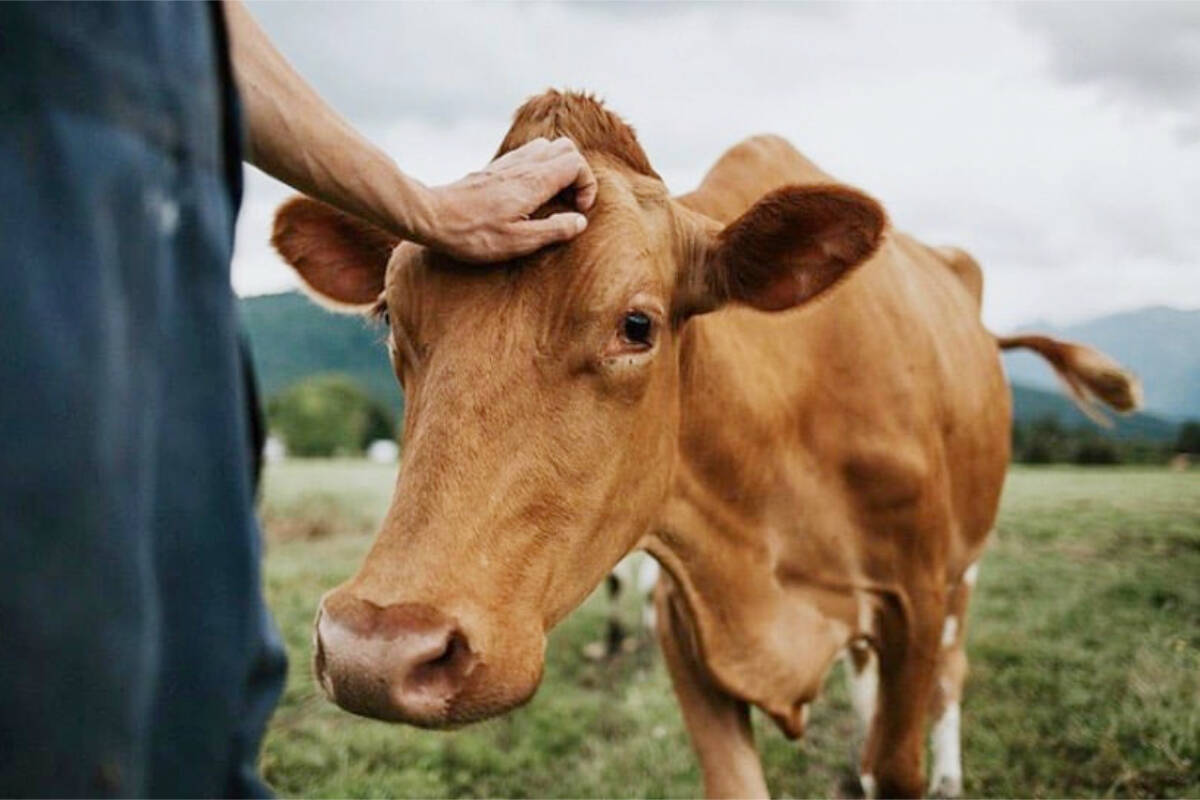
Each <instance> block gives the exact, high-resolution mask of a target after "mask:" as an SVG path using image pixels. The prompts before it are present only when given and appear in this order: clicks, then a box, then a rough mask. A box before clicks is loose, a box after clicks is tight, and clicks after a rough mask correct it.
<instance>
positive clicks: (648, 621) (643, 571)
mask: <svg viewBox="0 0 1200 800" xmlns="http://www.w3.org/2000/svg"><path fill="white" fill-rule="evenodd" d="M661 572H662V570H661V569H660V568H659V566H658V562H657V561H656V560H655V559H654V558H653V557H651V556H649V555H645V556H643V557H642V563H641V564H640V565H639V566H638V570H637V587H638V598H639V600H640V601H641V604H642V628H643V629H644V630H646V631H648V632H649V633H654V618H655V614H656V613H657V612H656V610H655V600H654V588H655V587H656V586H657V585H658V577H659V575H660V574H661Z"/></svg>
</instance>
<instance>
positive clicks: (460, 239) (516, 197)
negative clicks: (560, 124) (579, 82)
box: [421, 138, 596, 262]
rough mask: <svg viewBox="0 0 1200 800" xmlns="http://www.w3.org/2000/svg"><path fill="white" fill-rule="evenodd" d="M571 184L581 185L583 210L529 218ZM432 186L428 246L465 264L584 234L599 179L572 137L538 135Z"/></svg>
mask: <svg viewBox="0 0 1200 800" xmlns="http://www.w3.org/2000/svg"><path fill="white" fill-rule="evenodd" d="M568 187H573V188H574V189H575V207H576V208H577V209H578V212H576V211H565V212H560V213H556V214H551V215H550V216H548V217H545V218H543V219H530V218H529V215H530V214H532V213H533V212H534V211H536V210H537V209H538V208H539V207H541V206H542V205H544V204H545V203H546V202H547V201H548V200H550V199H551V198H553V197H554V196H555V195H556V194H558V193H559V192H561V191H562V190H563V189H566V188H568ZM430 191H431V195H432V200H431V211H432V214H431V218H430V221H429V228H430V229H429V230H428V231H427V232H422V233H423V235H422V236H421V238H422V239H423V240H424V241H423V242H422V243H423V244H426V245H428V246H429V247H432V248H434V249H436V250H440V251H442V252H444V253H447V254H448V255H451V256H454V257H455V258H458V259H461V260H463V261H472V262H491V261H505V260H507V259H510V258H516V257H518V256H522V255H526V254H527V253H532V252H533V251H535V250H537V249H539V248H541V247H544V246H546V245H548V244H551V243H553V242H562V241H566V240H567V239H571V238H572V237H574V236H576V235H578V234H579V233H581V232H582V231H583V230H584V229H585V228H586V227H587V217H585V216H584V215H583V214H582V213H579V212H584V211H587V210H588V209H589V208H591V207H592V204H593V203H595V201H596V177H595V175H593V174H592V170H591V168H590V167H589V166H588V164H587V161H585V160H584V158H583V156H582V155H580V153H579V151H578V150H577V149H576V148H575V143H574V142H572V141H571V140H570V139H567V138H561V139H555V140H553V141H550V140H547V139H534V140H533V141H531V142H528V143H527V144H524V145H522V146H521V147H518V148H517V149H516V150H512V151H510V152H508V153H505V154H504V155H503V156H501V157H500V158H497V159H496V160H495V161H493V162H492V163H490V164H488V165H487V166H486V167H484V168H483V169H482V170H481V171H479V172H473V173H471V174H470V175H468V176H467V177H465V178H463V179H462V180H460V181H457V182H455V183H451V184H448V185H446V186H440V187H437V188H434V189H431V190H430Z"/></svg>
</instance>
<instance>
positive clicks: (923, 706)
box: [861, 596, 945, 797]
mask: <svg viewBox="0 0 1200 800" xmlns="http://www.w3.org/2000/svg"><path fill="white" fill-rule="evenodd" d="M909 608H910V609H911V618H908V619H904V618H902V616H901V615H900V614H898V613H893V614H890V615H889V614H885V615H884V619H882V620H880V626H879V637H878V643H879V647H878V658H879V693H878V701H877V706H876V708H875V715H874V718H873V719H872V724H871V732H870V735H869V736H868V738H867V746H866V748H865V750H864V753H863V761H862V767H861V769H862V775H863V790H864V792H865V793H866V794H867V795H868V796H871V795H875V796H878V797H920V796H921V794H922V792H923V790H924V788H925V787H924V779H923V773H924V761H925V758H924V756H925V721H926V719H927V714H928V711H929V707H930V703H931V698H932V695H933V689H934V681H935V675H936V673H937V667H938V661H939V658H938V656H939V652H938V651H939V650H940V648H941V636H942V624H943V620H944V618H945V616H944V612H945V604H944V603H943V602H938V601H934V599H933V598H919V597H916V596H913V597H911V598H910V604H909Z"/></svg>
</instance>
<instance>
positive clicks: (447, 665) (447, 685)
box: [406, 630, 471, 693]
mask: <svg viewBox="0 0 1200 800" xmlns="http://www.w3.org/2000/svg"><path fill="white" fill-rule="evenodd" d="M470 666H471V648H470V646H469V645H468V644H467V638H466V637H465V636H463V634H462V632H461V631H458V630H450V631H448V632H447V635H446V638H445V640H444V641H443V642H442V645H441V647H440V648H437V649H434V650H431V651H430V652H429V654H428V657H427V658H426V659H425V660H423V661H421V662H419V663H417V664H414V665H413V667H412V671H411V672H410V673H409V676H408V680H407V681H406V683H407V685H408V687H409V688H410V689H415V690H421V689H438V690H441V691H442V692H446V693H452V692H453V691H455V690H456V689H457V688H458V685H459V683H461V681H462V679H463V678H464V677H465V676H466V674H467V672H469V671H470Z"/></svg>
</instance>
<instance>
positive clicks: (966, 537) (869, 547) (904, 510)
mask: <svg viewBox="0 0 1200 800" xmlns="http://www.w3.org/2000/svg"><path fill="white" fill-rule="evenodd" d="M830 180H832V179H831V178H830V177H829V176H828V175H826V174H825V173H823V172H822V171H820V170H819V169H818V168H817V167H815V166H814V165H813V164H812V163H811V162H809V161H808V160H807V159H805V158H804V157H803V156H801V155H800V154H799V153H797V152H796V151H795V150H794V148H792V147H791V146H790V145H788V144H787V142H786V141H784V140H782V139H779V138H778V137H756V138H755V139H752V140H749V141H747V142H744V143H743V144H741V145H739V146H738V147H736V148H734V149H733V150H731V151H730V153H728V154H726V156H725V157H724V158H722V160H721V161H720V162H718V164H717V166H716V167H714V169H713V170H712V171H711V172H710V173H709V175H708V176H707V177H706V178H705V181H704V183H703V184H702V185H701V187H700V188H699V189H698V190H697V191H696V192H694V193H692V194H691V195H688V196H685V197H683V198H681V200H682V201H683V202H685V203H686V204H687V205H689V206H691V207H692V208H693V209H695V210H698V211H701V212H702V213H707V214H710V215H713V216H717V217H718V218H719V219H721V221H729V220H730V219H732V218H734V217H736V216H738V215H739V214H740V213H741V212H742V211H743V210H744V209H745V208H746V207H748V206H749V205H750V204H752V203H753V202H754V201H755V200H756V199H757V198H758V197H760V196H761V195H762V194H763V193H765V192H767V191H770V190H771V189H773V188H777V187H778V186H780V185H784V184H788V183H820V182H827V181H830ZM968 258H969V257H968ZM961 272H962V271H961V270H955V269H953V268H948V261H947V258H946V257H945V256H943V255H942V254H941V253H939V251H935V250H934V249H932V248H929V247H926V246H925V245H922V244H921V243H919V242H917V241H916V240H914V239H912V238H911V237H909V236H907V235H905V234H903V233H899V232H895V231H893V232H892V233H890V234H889V236H888V238H887V241H886V242H885V244H884V245H883V247H882V248H881V249H880V251H879V253H878V254H877V255H876V256H874V257H873V258H872V259H871V260H870V261H869V262H868V263H866V264H865V265H863V266H862V267H860V268H859V269H858V270H857V272H856V273H855V274H854V275H853V276H852V277H851V278H850V279H848V280H847V281H845V283H844V284H842V285H841V286H839V287H837V288H835V289H834V290H832V291H830V292H829V294H828V295H827V296H826V297H824V298H822V299H820V300H818V301H816V302H814V303H812V304H810V305H807V306H805V307H803V308H800V309H797V310H794V311H788V312H781V313H763V312H759V311H754V310H750V309H746V308H729V309H725V310H722V311H719V312H716V313H713V314H710V315H707V316H704V317H700V318H697V319H696V320H693V321H692V322H691V323H689V326H688V328H687V329H686V330H685V334H684V335H685V337H686V339H687V341H685V348H684V370H683V376H684V381H685V383H684V387H683V392H684V394H683V411H684V414H683V420H684V434H683V447H682V451H683V457H684V458H685V459H691V460H692V462H693V464H694V465H695V466H696V467H697V469H698V470H699V471H700V472H703V471H704V470H706V469H707V470H711V471H712V474H713V476H714V477H715V476H716V475H719V474H721V473H722V472H723V470H720V469H715V468H714V466H713V464H712V463H705V462H714V461H716V462H723V463H730V462H733V463H742V464H744V465H745V469H743V471H742V477H741V479H742V480H745V481H746V482H747V485H744V486H742V487H740V489H739V493H738V496H739V498H740V500H741V501H742V502H743V503H745V504H746V505H747V511H749V510H750V509H749V507H750V506H753V505H757V506H758V508H759V512H758V513H762V514H764V515H766V517H767V519H765V520H764V522H766V523H767V527H768V528H769V529H771V530H774V531H777V532H779V533H780V534H781V541H780V542H779V543H778V544H779V547H780V549H779V550H777V552H779V553H781V558H782V560H783V561H784V562H787V561H792V562H795V565H796V568H797V569H804V568H805V567H804V566H803V565H804V564H805V563H808V564H811V563H813V562H814V561H815V562H816V563H822V564H827V565H833V571H834V572H850V573H860V572H864V571H865V572H866V573H867V574H868V575H869V576H870V577H872V578H877V579H881V580H882V579H887V578H889V577H895V576H894V575H893V574H892V573H894V571H895V570H896V569H900V570H901V571H903V570H904V569H905V568H906V567H905V565H906V564H909V565H912V566H914V567H916V566H920V567H922V568H928V567H930V566H931V565H933V566H935V567H936V566H939V565H944V566H945V567H946V568H949V569H952V570H953V569H958V570H961V569H962V567H963V566H965V564H966V563H968V561H969V560H970V559H973V558H974V557H975V556H976V555H977V551H978V550H979V549H980V547H981V546H982V542H983V540H984V538H985V537H986V535H987V532H988V531H989V530H990V527H991V525H992V522H993V518H994V514H995V509H996V506H997V503H998V500H999V491H1000V488H1001V485H1002V482H1003V475H1004V470H1005V467H1006V465H1007V460H1008V442H1009V424H1010V419H1009V414H1010V409H1009V395H1008V390H1007V387H1006V385H1005V381H1004V377H1003V373H1002V371H1001V368H1000V363H999V357H998V354H997V350H996V346H995V343H994V340H993V338H992V336H991V335H990V334H989V333H988V332H987V331H986V330H985V329H984V328H983V326H982V324H981V322H980V319H979V306H978V299H977V297H978V296H977V291H978V289H977V287H973V286H971V285H970V283H971V282H970V281H967V280H964V278H963V275H962V274H960V273H961ZM797 506H802V507H803V508H799V507H797ZM788 515H790V518H788ZM851 523H854V524H856V525H857V527H858V528H859V529H860V530H861V531H862V535H863V537H866V540H865V541H862V540H860V538H856V536H857V532H856V531H854V530H848V529H847V525H849V524H851ZM839 565H840V566H839ZM779 569H783V570H784V571H785V572H786V571H787V566H786V564H782V565H781V566H780V567H779Z"/></svg>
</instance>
